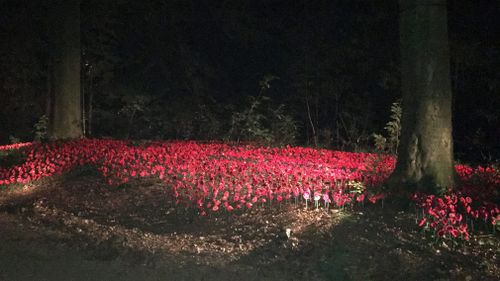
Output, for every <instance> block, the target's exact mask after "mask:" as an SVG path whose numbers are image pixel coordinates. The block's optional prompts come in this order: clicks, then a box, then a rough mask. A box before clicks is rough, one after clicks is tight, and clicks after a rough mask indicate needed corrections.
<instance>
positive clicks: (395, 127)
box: [373, 101, 403, 154]
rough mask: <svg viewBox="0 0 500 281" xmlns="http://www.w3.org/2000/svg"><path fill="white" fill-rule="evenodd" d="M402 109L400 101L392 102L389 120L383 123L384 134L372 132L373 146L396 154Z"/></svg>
mask: <svg viewBox="0 0 500 281" xmlns="http://www.w3.org/2000/svg"><path fill="white" fill-rule="evenodd" d="M402 113H403V110H402V108H401V102H400V101H397V102H394V103H393V104H392V106H391V116H390V120H389V122H387V124H386V125H385V127H384V129H385V131H386V133H387V135H386V136H383V135H381V134H373V138H374V141H375V148H376V149H377V150H380V151H383V152H388V153H391V154H397V152H398V147H399V138H400V136H401V115H402Z"/></svg>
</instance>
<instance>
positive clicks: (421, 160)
mask: <svg viewBox="0 0 500 281" xmlns="http://www.w3.org/2000/svg"><path fill="white" fill-rule="evenodd" d="M446 18H447V17H446V1H445V0H400V36H401V37H400V39H401V69H402V76H401V83H402V92H403V103H402V105H403V116H402V132H401V143H400V147H399V149H398V160H397V163H396V169H395V171H394V173H393V174H392V175H391V177H390V178H389V181H388V185H389V186H391V187H395V188H397V190H398V191H409V192H412V191H425V192H431V193H434V194H442V193H443V192H445V191H446V190H447V189H448V188H451V187H453V186H454V178H455V173H454V168H453V139H452V132H451V131H452V120H451V114H452V113H451V104H452V94H451V81H450V66H449V64H450V62H449V47H448V34H447V19H446ZM402 188H405V190H402Z"/></svg>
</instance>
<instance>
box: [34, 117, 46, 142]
mask: <svg viewBox="0 0 500 281" xmlns="http://www.w3.org/2000/svg"><path fill="white" fill-rule="evenodd" d="M48 127H49V118H48V117H47V116H46V115H42V116H41V117H40V118H39V119H38V121H37V122H36V123H35V125H33V134H34V141H36V142H44V141H47V140H48Z"/></svg>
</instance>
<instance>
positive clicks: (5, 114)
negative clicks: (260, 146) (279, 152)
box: [0, 0, 500, 161]
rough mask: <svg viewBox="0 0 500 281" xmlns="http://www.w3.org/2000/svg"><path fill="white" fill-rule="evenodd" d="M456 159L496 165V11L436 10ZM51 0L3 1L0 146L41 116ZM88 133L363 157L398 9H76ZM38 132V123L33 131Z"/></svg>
mask: <svg viewBox="0 0 500 281" xmlns="http://www.w3.org/2000/svg"><path fill="white" fill-rule="evenodd" d="M448 2H449V3H448V5H449V7H448V29H449V37H450V38H449V39H450V49H451V79H452V90H453V95H454V100H453V122H454V128H453V134H454V141H455V150H456V154H457V156H458V157H457V158H458V159H464V160H468V161H488V160H492V159H498V158H499V157H500V156H499V150H500V149H499V146H498V143H500V112H499V110H498V108H500V98H499V91H500V83H499V82H500V76H499V74H498V71H497V66H498V65H500V38H499V37H498V36H496V37H495V36H494V35H495V34H500V22H499V19H498V15H499V14H500V4H499V3H498V1H472V0H470V1H469V0H467V1H448ZM50 7H51V1H6V0H3V1H2V8H1V16H0V36H1V37H2V40H1V41H0V89H1V90H0V101H1V103H2V110H1V111H0V143H8V142H9V141H15V140H22V141H30V140H32V139H33V137H34V130H35V128H34V125H35V124H37V123H38V125H40V120H41V118H42V116H48V115H50V114H49V112H50V98H49V97H50V91H51V84H50V82H49V81H50V74H49V73H51V70H50V68H51V63H50V59H49V56H50V53H51V38H52V34H51V32H53V30H54V29H53V28H51V27H50V25H51V21H50V19H49V16H48V15H49V14H50V13H49V10H50ZM80 11H81V16H80V29H81V54H82V57H81V106H82V119H83V124H84V125H83V131H84V134H85V135H86V136H89V137H118V138H132V139H144V138H161V139H172V138H175V139H202V140H207V139H220V140H236V141H237V140H259V141H265V142H267V143H274V144H284V143H295V144H306V145H319V146H324V147H333V148H339V149H348V150H355V149H367V148H370V147H373V137H372V134H373V133H380V132H382V131H383V128H384V126H385V124H386V122H387V121H389V116H390V113H391V112H390V106H391V104H392V103H393V102H396V101H398V100H399V99H400V98H401V90H400V61H399V60H400V51H399V50H400V46H399V7H398V3H397V1H368V0H366V1H361V0H358V1H326V0H318V1H278V0H273V1H264V0H238V1H230V0H226V1H208V0H204V1H184V0H175V1H160V0H152V1H131V0H117V1H97V0H83V1H82V3H81V6H80ZM38 127H40V126H38Z"/></svg>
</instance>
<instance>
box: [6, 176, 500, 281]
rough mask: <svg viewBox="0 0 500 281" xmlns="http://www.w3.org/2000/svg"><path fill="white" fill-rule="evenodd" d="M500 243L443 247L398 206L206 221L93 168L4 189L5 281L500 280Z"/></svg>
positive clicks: (261, 209)
mask: <svg viewBox="0 0 500 281" xmlns="http://www.w3.org/2000/svg"><path fill="white" fill-rule="evenodd" d="M287 229H289V231H290V233H289V234H290V235H287ZM499 241H500V239H499V235H498V234H497V235H496V236H495V235H492V234H478V235H475V236H474V237H473V239H471V241H470V242H460V243H457V244H454V243H451V242H445V243H443V242H442V241H438V242H436V241H435V240H434V239H432V238H430V237H428V235H425V234H424V233H422V232H420V231H419V230H418V227H417V226H416V224H415V218H414V216H413V214H412V213H411V212H397V211H394V210H392V209H391V208H390V207H387V206H385V207H384V208H382V207H381V206H366V207H364V208H360V209H357V210H340V211H339V210H329V211H325V210H324V209H319V210H315V208H314V207H313V208H311V207H309V209H307V210H306V209H304V206H303V205H302V206H300V207H299V206H298V205H295V204H284V205H281V206H280V205H277V204H275V205H272V206H268V205H264V206H254V208H253V209H252V210H246V211H244V212H242V213H235V214H230V213H227V212H222V213H213V214H211V215H209V216H206V217H199V216H198V215H196V214H194V212H193V211H192V209H187V210H186V209H184V208H183V207H181V206H175V205H174V204H172V202H170V200H169V197H168V193H167V192H166V189H165V187H164V186H162V185H161V184H160V183H158V182H157V181H155V180H142V181H140V182H139V181H136V182H132V183H129V184H127V185H126V186H122V187H110V186H107V185H106V184H104V182H103V180H102V179H101V178H100V177H99V176H97V175H95V174H92V173H80V174H78V173H76V174H75V173H74V174H73V175H71V176H67V177H57V178H53V179H50V180H44V181H43V182H39V183H36V184H34V185H29V186H24V187H14V188H8V189H7V188H5V189H3V190H0V280H1V281H4V280H5V281H18V280H19V281H21V280H37V281H42V280H54V281H58V280H65V281H70V280H75V281H76V280H121V281H126V280H192V281H195V280H222V281H223V280H240V281H245V280H353V281H354V280H363V281H365V280H467V281H471V280H500V266H499V255H500V252H499V249H500V244H499Z"/></svg>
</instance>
